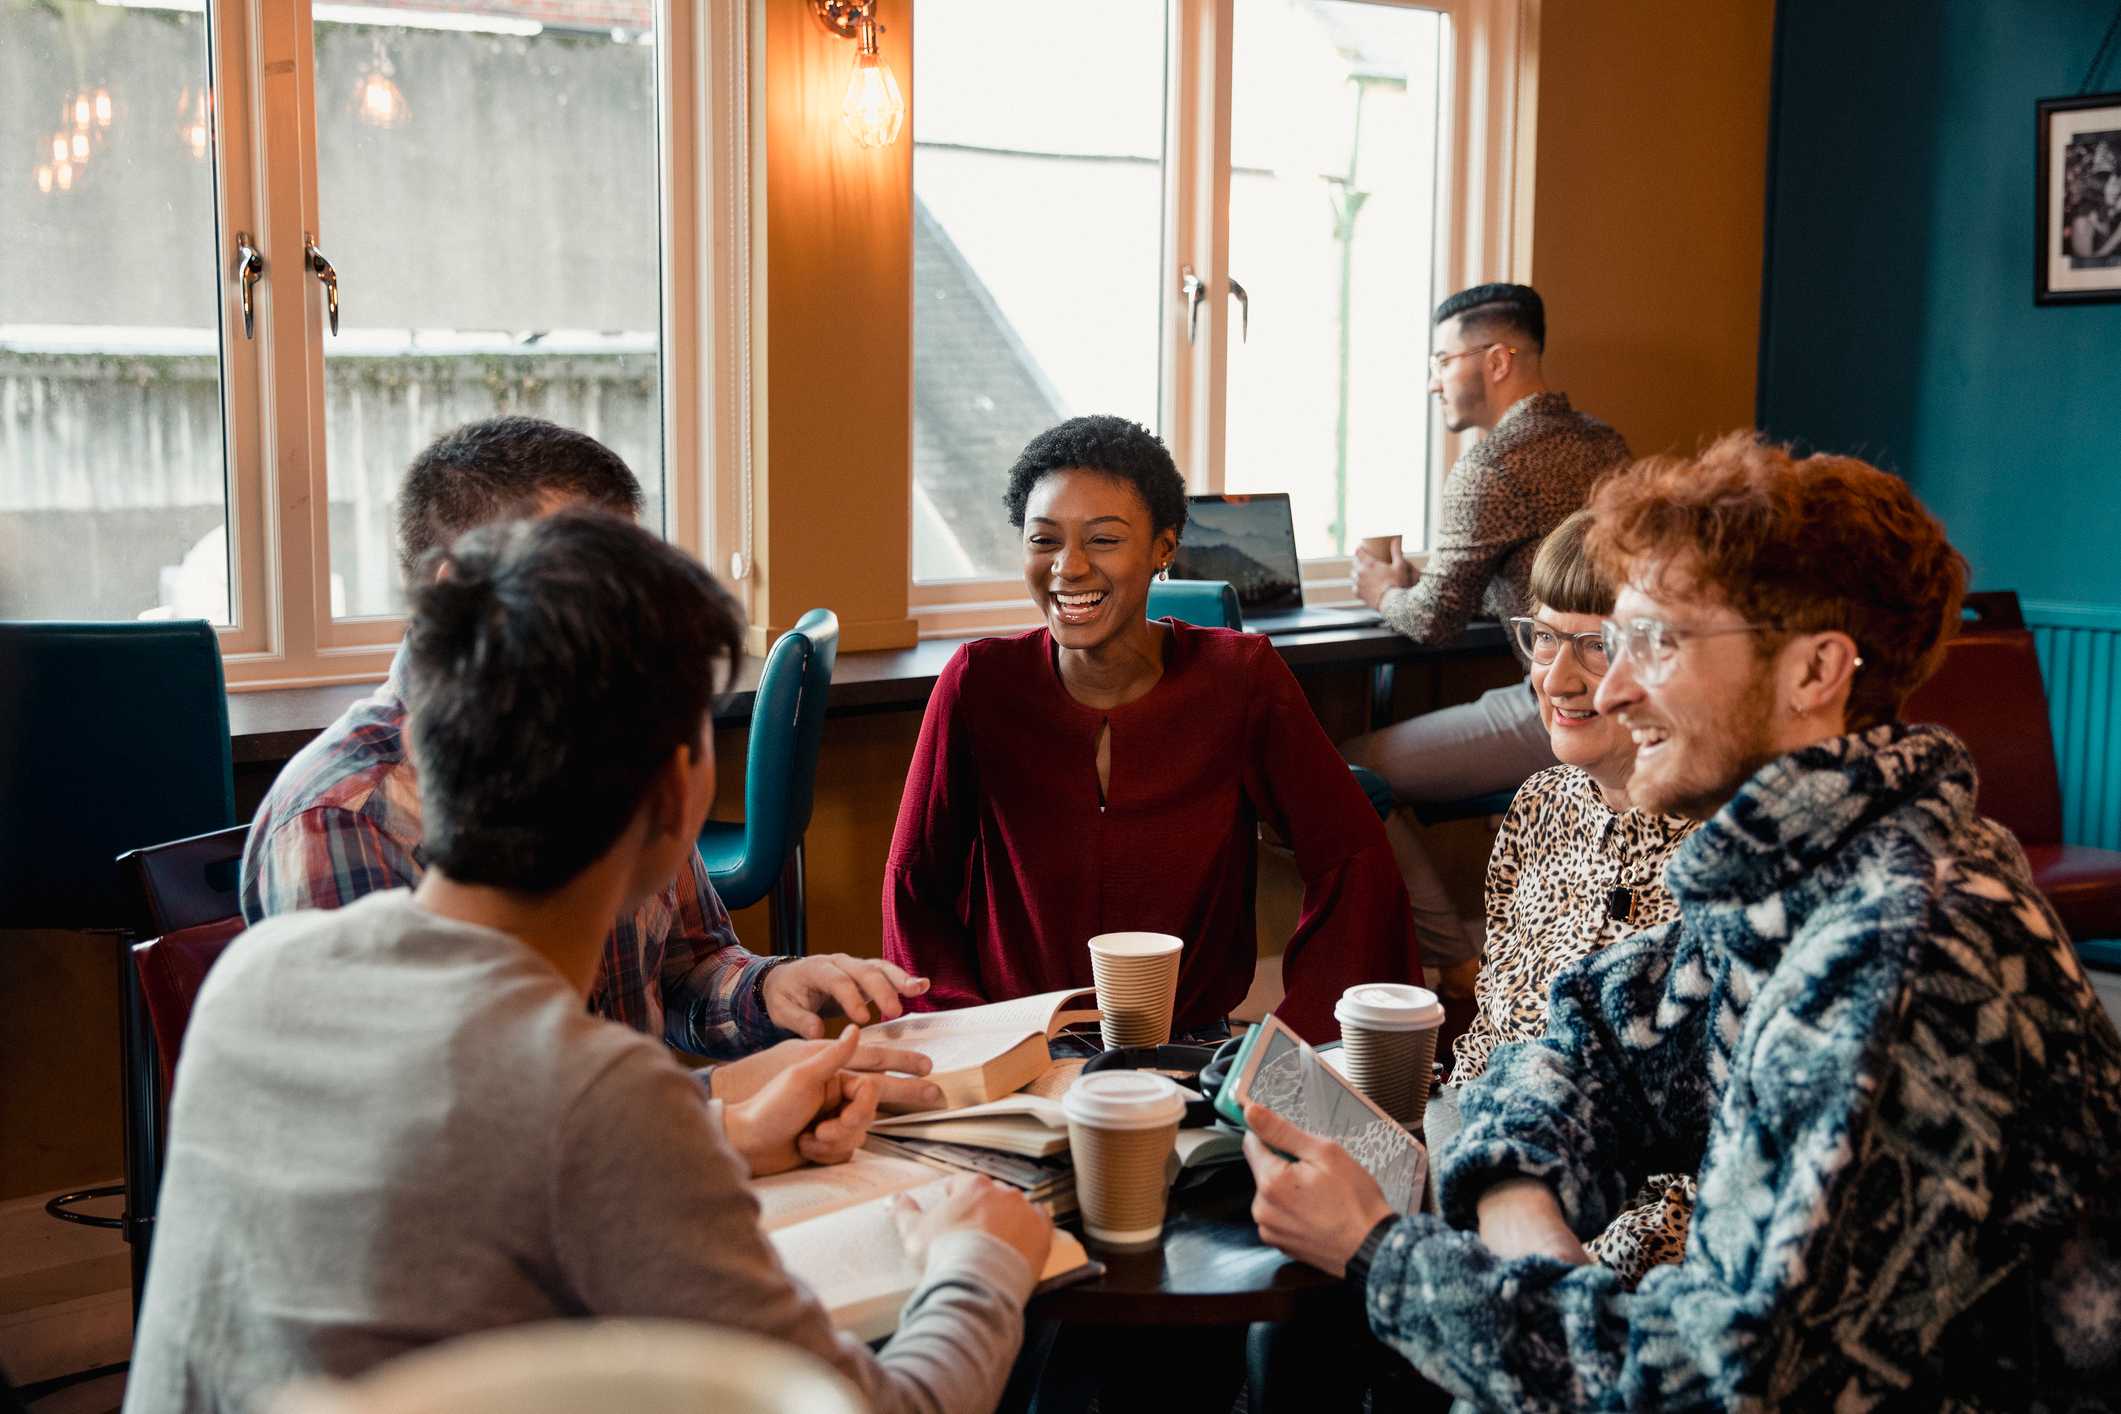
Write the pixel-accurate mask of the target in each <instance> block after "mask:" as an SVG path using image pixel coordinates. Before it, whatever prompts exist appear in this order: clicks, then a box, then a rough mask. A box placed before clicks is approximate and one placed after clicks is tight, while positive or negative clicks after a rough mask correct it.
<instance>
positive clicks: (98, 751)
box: [0, 620, 236, 1314]
mask: <svg viewBox="0 0 2121 1414" xmlns="http://www.w3.org/2000/svg"><path fill="white" fill-rule="evenodd" d="M235 817H236V797H235V783H234V777H233V772H232V770H231V767H230V761H229V739H228V696H227V689H226V686H225V684H224V683H223V681H222V677H221V645H220V642H219V640H218V639H217V638H216V637H215V635H214V631H213V628H212V626H211V625H209V624H207V623H206V622H204V621H203V620H194V621H189V622H163V623H0V928H56V929H67V930H79V931H92V932H101V933H109V934H111V935H113V938H114V940H115V942H116V944H117V946H116V948H115V952H116V958H117V964H118V1009H119V1018H118V1025H119V1043H120V1044H119V1049H120V1054H121V1056H122V1057H123V1058H124V1061H125V1064H124V1065H123V1068H122V1070H121V1090H122V1093H123V1115H124V1124H125V1131H124V1132H125V1168H126V1175H127V1179H128V1182H127V1183H126V1184H120V1185H115V1186H107V1187H101V1188H91V1189H85V1190H82V1191H80V1192H75V1193H65V1194H61V1195H60V1196H59V1197H57V1198H54V1199H52V1200H51V1201H50V1202H49V1203H47V1204H46V1205H45V1207H46V1210H47V1211H49V1212H50V1213H51V1214H52V1216H54V1217H57V1218H63V1219H65V1220H66V1221H68V1222H77V1223H82V1224H85V1225H87V1226H90V1227H105V1228H113V1229H116V1230H118V1231H121V1232H123V1233H124V1234H125V1240H126V1241H127V1242H128V1243H129V1244H131V1246H132V1257H133V1297H134V1310H135V1313H136V1314H137V1312H138V1301H139V1296H140V1289H141V1283H142V1281H143V1280H144V1278H145V1276H146V1271H147V1250H148V1237H149V1224H150V1223H151V1222H152V1216H151V1214H152V1203H151V1202H150V1203H147V1204H143V1205H135V1204H134V1203H133V1202H132V1201H130V1199H131V1195H132V1194H136V1193H143V1192H145V1191H146V1189H145V1187H144V1185H143V1182H142V1175H143V1174H145V1173H146V1172H147V1171H148V1168H149V1166H151V1164H152V1161H153V1153H152V1143H151V1140H144V1139H143V1138H142V1132H141V1130H140V1129H139V1128H138V1121H139V1120H140V1118H141V1117H142V1116H146V1115H151V1114H152V1113H153V1112H154V1110H155V1108H156V1106H157V1105H158V1104H159V1102H160V1099H161V1094H160V1089H161V1087H160V1086H159V1085H158V1084H156V1083H155V1078H154V1076H153V1075H152V1073H151V1071H150V1070H149V1068H148V1067H145V1066H142V1065H140V1064H137V1063H136V1062H137V1055H136V1049H135V1047H134V1046H132V1045H131V1044H129V1039H130V1038H133V1037H135V1036H137V1035H139V1034H142V1033H143V1032H144V1030H145V1028H146V1025H147V1020H146V1012H145V1009H144V1001H143V998H142V994H141V991H140V985H139V981H138V978H137V975H136V974H135V972H134V969H133V959H132V956H131V952H130V949H129V947H128V946H127V944H128V942H129V941H130V939H129V938H128V937H127V934H128V933H130V932H132V931H134V930H136V929H137V928H138V927H139V926H140V920H141V909H140V904H139V902H138V894H137V893H136V891H135V889H134V888H133V887H132V885H131V883H130V882H129V880H128V879H127V877H126V875H125V873H124V872H123V871H121V868H120V865H119V862H118V857H119V856H120V855H121V854H126V853H128V852H130V851H134V850H139V849H144V848H146V847H148V846H151V845H159V844H162V843H164V842H165V841H168V840H176V839H183V838H186V837H189V836H193V835H200V834H205V833H207V832H209V831H216V830H225V829H228V828H229V827H231V826H233V825H234V824H235V823H236V818H235ZM121 1195H124V1196H126V1197H127V1198H128V1202H127V1204H126V1209H125V1211H124V1213H123V1214H121V1215H120V1216H117V1217H102V1216H95V1215H91V1214H86V1213H81V1212H77V1211H75V1209H76V1207H77V1206H78V1205H79V1204H81V1203H84V1202H87V1201H90V1200H93V1199H103V1198H115V1197H119V1196H121Z"/></svg>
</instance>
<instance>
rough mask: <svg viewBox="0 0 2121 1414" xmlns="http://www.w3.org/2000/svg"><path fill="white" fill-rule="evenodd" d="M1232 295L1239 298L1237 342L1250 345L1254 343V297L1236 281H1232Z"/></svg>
mask: <svg viewBox="0 0 2121 1414" xmlns="http://www.w3.org/2000/svg"><path fill="white" fill-rule="evenodd" d="M1225 278H1227V277H1225ZM1230 293H1231V294H1233V295H1235V296H1236V297H1237V342H1239V343H1240V344H1249V343H1250V342H1252V297H1251V296H1250V295H1248V294H1246V293H1245V287H1244V286H1243V285H1240V284H1238V283H1237V281H1235V280H1231V281H1230Z"/></svg>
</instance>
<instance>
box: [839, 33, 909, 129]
mask: <svg viewBox="0 0 2121 1414" xmlns="http://www.w3.org/2000/svg"><path fill="white" fill-rule="evenodd" d="M840 121H841V122H843V123H845V124H846V125H847V131H848V132H849V133H851V134H853V136H854V140H855V141H856V142H857V143H859V144H860V145H861V146H863V147H889V146H890V145H891V144H892V143H894V142H896V141H898V134H899V129H900V128H901V127H903V126H905V122H906V100H905V98H904V97H903V96H902V95H901V94H900V93H899V87H898V79H897V77H896V76H895V75H893V74H892V72H891V66H890V65H889V64H887V63H885V62H884V60H883V56H881V55H879V54H878V53H876V51H875V50H874V49H871V48H865V49H864V50H863V51H862V52H861V53H859V54H856V55H855V56H854V73H853V75H852V76H851V77H850V78H849V79H848V80H847V96H846V98H845V99H843V100H842V101H841V103H840Z"/></svg>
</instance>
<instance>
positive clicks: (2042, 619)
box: [2018, 599, 2121, 632]
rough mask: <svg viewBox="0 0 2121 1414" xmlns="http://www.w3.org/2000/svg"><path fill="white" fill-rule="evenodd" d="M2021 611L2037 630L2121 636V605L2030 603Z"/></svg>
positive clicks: (2054, 601)
mask: <svg viewBox="0 0 2121 1414" xmlns="http://www.w3.org/2000/svg"><path fill="white" fill-rule="evenodd" d="M2018 607H2019V608H2020V609H2022V610H2023V611H2024V613H2025V622H2026V623H2027V624H2028V625H2029V626H2031V627H2034V628H2093V629H2108V630H2112V631H2116V632H2121V604H2084V603H2072V602H2071V601H2069V600H2065V599H2027V600H2025V601H2023V602H2022V603H2021V604H2020V605H2019V606H2018Z"/></svg>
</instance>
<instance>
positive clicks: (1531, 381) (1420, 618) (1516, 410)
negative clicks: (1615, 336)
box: [1342, 284, 1629, 996]
mask: <svg viewBox="0 0 2121 1414" xmlns="http://www.w3.org/2000/svg"><path fill="white" fill-rule="evenodd" d="M1435 326H1436V337H1435V351H1434V352H1433V353H1432V354H1431V355H1430V359H1429V363H1430V373H1431V376H1430V379H1429V392H1430V393H1432V394H1433V395H1434V396H1435V397H1436V399H1437V401H1438V402H1439V403H1440V404H1442V410H1443V422H1444V426H1445V427H1446V428H1448V429H1449V430H1451V431H1452V432H1465V431H1468V430H1471V429H1478V430H1479V434H1480V435H1479V440H1477V441H1475V442H1474V443H1473V445H1472V446H1470V447H1468V448H1467V449H1466V450H1465V453H1464V454H1463V455H1462V456H1460V457H1459V459H1458V462H1457V464H1456V465H1454V466H1453V467H1452V468H1451V472H1450V477H1449V479H1448V480H1447V481H1446V482H1445V483H1444V492H1443V515H1442V517H1441V519H1440V521H1439V522H1438V525H1437V531H1436V539H1435V544H1434V546H1433V547H1432V548H1431V549H1430V551H1429V558H1428V563H1427V565H1426V566H1425V567H1424V568H1421V569H1416V568H1415V566H1414V565H1412V564H1411V563H1409V562H1408V561H1407V560H1406V559H1404V558H1402V557H1401V555H1400V554H1399V552H1398V549H1397V547H1396V546H1395V547H1394V549H1393V552H1392V556H1391V558H1390V559H1389V560H1384V559H1378V558H1377V557H1376V556H1374V555H1372V554H1370V553H1369V552H1368V550H1367V549H1359V550H1358V551H1357V552H1356V556H1355V568H1354V573H1353V576H1352V577H1353V580H1354V585H1355V593H1356V596H1357V597H1358V598H1360V599H1361V600H1362V601H1363V603H1365V604H1368V605H1369V606H1371V607H1372V608H1374V609H1376V610H1377V611H1378V612H1379V614H1381V615H1382V616H1383V618H1384V621H1385V622H1386V623H1387V624H1388V625H1390V626H1391V627H1392V628H1394V629H1397V630H1398V631H1399V632H1401V633H1403V634H1405V635H1406V636H1407V637H1409V638H1411V639H1413V640H1414V641H1416V642H1417V643H1428V644H1439V643H1448V642H1449V641H1451V640H1452V639H1454V638H1456V637H1458V636H1459V635H1460V634H1461V633H1463V632H1464V631H1465V628H1466V624H1467V622H1468V620H1470V619H1472V618H1473V617H1474V615H1475V614H1480V615H1483V616H1485V617H1489V618H1494V619H1508V618H1511V617H1512V616H1514V615H1521V614H1525V613H1527V612H1529V611H1530V604H1531V599H1530V592H1529V589H1528V582H1529V580H1530V576H1531V570H1532V556H1533V554H1534V552H1535V551H1537V550H1538V548H1539V542H1540V541H1541V540H1543V539H1545V538H1546V535H1547V532H1549V531H1551V530H1552V529H1553V528H1554V527H1555V526H1557V525H1559V524H1560V523H1561V522H1562V521H1563V520H1564V519H1565V518H1567V516H1568V515H1569V514H1570V513H1571V512H1573V511H1575V510H1577V509H1578V508H1579V507H1581V506H1582V505H1583V504H1584V503H1585V501H1586V500H1588V499H1589V496H1590V490H1591V485H1592V483H1593V482H1595V481H1597V480H1598V479H1599V477H1601V476H1603V475H1605V474H1606V473H1607V472H1609V471H1611V470H1613V469H1614V468H1616V467H1618V466H1620V465H1622V464H1623V463H1625V462H1626V461H1627V460H1628V456H1629V453H1628V444H1627V442H1626V441H1625V440H1624V439H1623V438H1622V437H1621V435H1620V434H1619V433H1618V432H1615V431H1614V430H1613V429H1612V428H1611V427H1608V426H1607V425H1606V424H1604V423H1603V422H1600V421H1599V420H1598V419H1596V418H1594V417H1591V416H1589V415H1587V414H1585V413H1581V412H1578V411H1577V410H1576V409H1575V408H1573V407H1571V406H1570V404H1569V400H1568V396H1567V395H1566V394H1564V393H1560V392H1557V391H1554V390H1553V389H1550V388H1549V387H1548V386H1547V383H1546V377H1545V373H1544V370H1543V369H1542V367H1541V355H1542V353H1543V352H1544V350H1545V348H1546V335H1547V321H1546V307H1545V305H1544V304H1543V303H1542V301H1541V300H1540V298H1539V293H1538V292H1537V291H1536V290H1533V289H1532V288H1531V287H1529V286H1527V285H1501V284H1496V285H1476V286H1475V287H1473V288H1472V289H1469V290H1462V291H1460V292H1459V293H1457V294H1455V295H1452V296H1451V297H1450V298H1449V299H1447V300H1445V301H1444V302H1443V303H1442V304H1440V305H1438V306H1437V307H1436V317H1435ZM1525 667H1526V668H1527V669H1528V670H1529V668H1530V664H1525ZM1342 750H1343V752H1344V753H1345V754H1346V755H1347V758H1348V760H1349V762H1350V763H1352V764H1354V765H1356V766H1361V767H1367V768H1368V769H1370V770H1372V771H1374V772H1376V773H1377V774H1378V775H1379V776H1381V777H1383V778H1384V780H1385V781H1386V782H1387V783H1388V784H1389V785H1390V787H1391V790H1392V795H1393V797H1394V799H1396V800H1397V801H1398V802H1400V803H1401V804H1408V805H1411V804H1415V803H1427V802H1440V801H1448V800H1462V799H1464V798H1466V797H1468V796H1478V795H1486V794H1488V793H1490V792H1493V791H1499V790H1509V789H1513V788H1515V787H1516V786H1518V785H1521V784H1523V782H1524V780H1525V778H1526V777H1527V776H1530V775H1531V774H1532V773H1533V772H1534V771H1539V770H1544V769H1545V768H1546V767H1548V766H1551V765H1553V764H1554V753H1553V751H1552V749H1551V748H1550V747H1549V745H1548V742H1547V732H1546V729H1545V728H1544V727H1543V726H1541V725H1540V721H1539V707H1538V703H1537V701H1536V700H1535V699H1534V698H1533V696H1532V689H1531V684H1530V682H1529V681H1524V682H1514V683H1511V684H1509V685H1508V686H1507V687H1498V688H1495V689H1492V690H1491V691H1489V692H1487V693H1484V694H1483V695H1482V696H1480V697H1479V698H1476V699H1475V700H1474V701H1472V702H1468V703H1465V704H1463V705H1461V706H1457V707H1447V708H1444V709H1442V710H1441V711H1436V712H1429V713H1425V714H1423V715H1422V716H1419V717H1414V718H1411V719H1410V720H1407V721H1404V722H1397V723H1394V724H1393V725H1391V726H1388V727H1385V728H1383V729H1381V730H1378V731H1374V732H1370V733H1369V734H1367V735H1365V736H1359V737H1356V738H1354V739H1353V740H1351V741H1348V742H1346V743H1344V744H1343V746H1342ZM1386 833H1387V835H1388V836H1389V837H1390V838H1391V840H1392V849H1393V852H1394V853H1395V854H1396V855H1397V856H1398V858H1399V864H1400V872H1401V873H1402V875H1404V876H1405V878H1406V881H1407V893H1408V896H1409V897H1410V898H1411V899H1412V900H1413V904H1414V921H1415V927H1416V928H1417V930H1418V931H1419V932H1420V934H1421V940H1422V953H1423V956H1424V957H1425V959H1426V960H1427V961H1428V962H1429V964H1430V965H1431V966H1439V967H1442V968H1444V969H1445V974H1446V975H1445V979H1444V981H1445V985H1444V990H1445V991H1446V992H1449V993H1463V994H1464V995H1467V996H1470V995H1471V993H1472V979H1473V974H1474V973H1475V972H1477V970H1478V962H1479V958H1480V950H1481V941H1482V939H1481V934H1482V925H1481V922H1480V920H1479V919H1477V918H1462V917H1460V916H1459V914H1458V911H1457V909H1456V908H1455V907H1454V906H1453V905H1452V903H1451V900H1450V895H1449V894H1448V893H1447V892H1446V891H1445V889H1444V887H1443V882H1442V880H1441V879H1440V878H1438V877H1437V874H1436V870H1435V867H1434V866H1433V865H1432V864H1431V863H1430V862H1429V859H1428V856H1427V853H1426V851H1424V850H1423V848H1422V846H1421V843H1420V838H1419V834H1418V830H1417V827H1416V826H1414V825H1413V824H1412V823H1411V822H1409V821H1408V819H1407V818H1406V814H1405V812H1403V811H1402V812H1398V813H1396V814H1395V815H1394V816H1393V818H1392V819H1391V820H1390V821H1388V822H1387V827H1386ZM1454 974H1455V975H1454Z"/></svg>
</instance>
